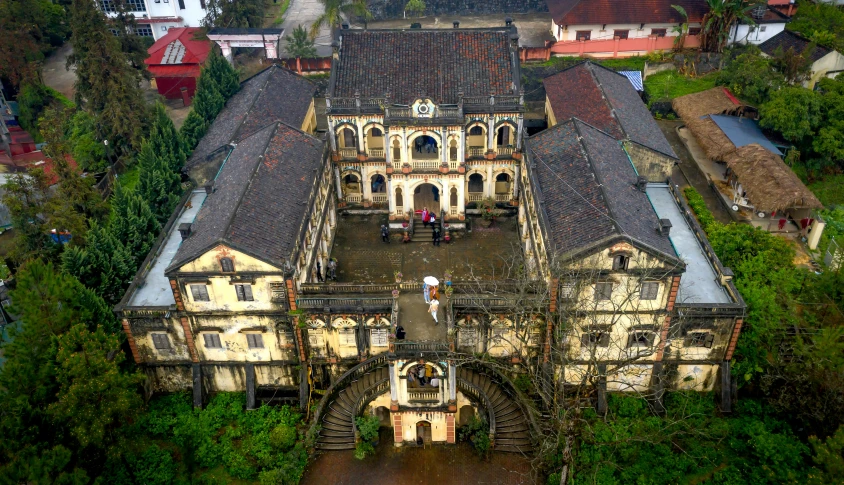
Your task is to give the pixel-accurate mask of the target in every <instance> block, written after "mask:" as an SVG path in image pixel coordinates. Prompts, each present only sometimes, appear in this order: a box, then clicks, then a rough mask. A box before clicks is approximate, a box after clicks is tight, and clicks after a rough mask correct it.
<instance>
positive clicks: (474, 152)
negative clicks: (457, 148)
mask: <svg viewBox="0 0 844 485" xmlns="http://www.w3.org/2000/svg"><path fill="white" fill-rule="evenodd" d="M485 151H486V150H485V149H484V147H469V149H468V150H467V155H468V156H469V157H470V158H478V157H481V158H483V156H484V152H485Z"/></svg>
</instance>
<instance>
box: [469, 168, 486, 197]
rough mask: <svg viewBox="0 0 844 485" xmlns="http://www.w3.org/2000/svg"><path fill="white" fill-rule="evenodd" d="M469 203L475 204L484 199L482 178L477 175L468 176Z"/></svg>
mask: <svg viewBox="0 0 844 485" xmlns="http://www.w3.org/2000/svg"><path fill="white" fill-rule="evenodd" d="M468 185H469V187H468V192H469V197H468V199H469V200H468V201H469V202H477V201H479V200H481V199H483V198H484V177H483V175H481V174H479V173H473V174H472V175H469V184H468Z"/></svg>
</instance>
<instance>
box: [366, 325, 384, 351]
mask: <svg viewBox="0 0 844 485" xmlns="http://www.w3.org/2000/svg"><path fill="white" fill-rule="evenodd" d="M370 339H371V342H372V346H373V347H386V346H387V329H386V328H373V329H372V330H370Z"/></svg>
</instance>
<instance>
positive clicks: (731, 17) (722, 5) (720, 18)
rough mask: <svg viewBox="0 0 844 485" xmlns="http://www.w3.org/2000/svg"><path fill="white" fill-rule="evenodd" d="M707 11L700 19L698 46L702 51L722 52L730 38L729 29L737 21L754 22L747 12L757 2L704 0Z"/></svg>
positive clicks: (751, 23) (753, 23) (750, 23)
mask: <svg viewBox="0 0 844 485" xmlns="http://www.w3.org/2000/svg"><path fill="white" fill-rule="evenodd" d="M706 4H707V6H708V7H709V11H708V12H707V13H706V14H705V15H704V16H703V20H702V21H701V32H700V48H701V50H703V51H704V52H722V51H723V50H724V47H725V46H726V45H727V41H728V40H729V38H730V30H731V29H732V27H733V25H734V24H737V23H739V22H741V23H745V24H748V25H751V26H755V25H756V23H755V22H753V19H751V18H750V16H749V15H748V13H749V12H750V10H751V9H753V8H754V7H755V6H756V5H757V4H758V3H757V2H753V1H750V2H749V1H746V0H706Z"/></svg>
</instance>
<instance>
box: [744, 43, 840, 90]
mask: <svg viewBox="0 0 844 485" xmlns="http://www.w3.org/2000/svg"><path fill="white" fill-rule="evenodd" d="M809 47H811V48H812V50H811V52H808V53H807V54H808V56H809V60H810V61H811V62H812V68H811V77H810V78H809V79H807V80H806V81H804V82H803V86H805V87H807V88H810V89H811V88H813V87H814V86H815V84H816V83H817V82H818V81H820V80H821V78H824V77H835V76H837V75H838V74H839V73H840V72H842V71H844V55H841V53H840V52H838V51H836V50H833V49H830V48H828V47H823V46H820V45H813V44H812V43H811V41H810V40H809V39H806V38H805V37H803V36H801V35H800V34H798V33H796V32H790V31H783V32H780V33H779V34H778V35H775V36H773V37H771V38H770V39H768V40H767V41H766V42H765V43H763V44H761V45H760V46H759V48H760V49H761V50H762V54H763V55H765V56H769V57H773V56H776V55H777V52H779V51H787V50H789V49H793V50H794V52H796V53H798V54H799V53H803V52H805V51H806V49H808V48H809Z"/></svg>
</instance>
